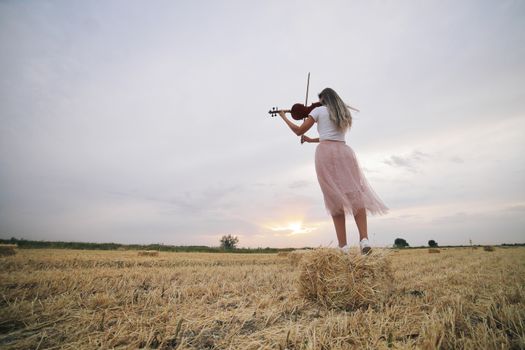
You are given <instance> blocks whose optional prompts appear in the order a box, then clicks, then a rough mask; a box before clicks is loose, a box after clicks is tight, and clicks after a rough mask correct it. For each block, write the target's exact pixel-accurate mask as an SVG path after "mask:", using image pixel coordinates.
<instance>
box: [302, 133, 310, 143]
mask: <svg viewBox="0 0 525 350" xmlns="http://www.w3.org/2000/svg"><path fill="white" fill-rule="evenodd" d="M305 142H312V139H311V138H309V137H308V136H306V135H301V143H305Z"/></svg>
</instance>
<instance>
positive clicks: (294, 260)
mask: <svg viewBox="0 0 525 350" xmlns="http://www.w3.org/2000/svg"><path fill="white" fill-rule="evenodd" d="M308 252H310V250H309V249H298V250H292V251H291V252H290V253H289V254H288V260H289V261H290V264H292V266H298V265H299V262H300V261H301V259H302V258H303V256H304V254H306V253H308Z"/></svg>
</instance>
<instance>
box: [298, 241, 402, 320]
mask: <svg viewBox="0 0 525 350" xmlns="http://www.w3.org/2000/svg"><path fill="white" fill-rule="evenodd" d="M299 266H300V274H299V279H298V282H299V286H298V290H299V294H300V295H301V296H303V297H305V298H307V299H310V300H313V301H316V302H318V303H319V304H321V305H323V306H326V307H330V308H333V307H335V308H342V309H345V310H353V309H356V308H359V307H362V306H367V305H378V304H380V303H382V302H383V301H385V300H386V298H387V297H388V296H389V295H390V293H391V291H392V288H393V285H392V280H393V273H392V268H391V263H390V257H389V253H388V252H387V251H386V250H381V249H373V250H372V252H371V253H369V254H368V255H361V254H360V253H357V252H350V253H348V254H343V253H342V252H340V251H338V250H337V249H332V248H319V249H315V250H313V251H310V252H307V253H304V254H303V256H302V259H301V261H300V264H299Z"/></svg>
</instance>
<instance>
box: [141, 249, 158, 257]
mask: <svg viewBox="0 0 525 350" xmlns="http://www.w3.org/2000/svg"><path fill="white" fill-rule="evenodd" d="M158 255H159V252H158V251H156V250H141V251H139V256H158Z"/></svg>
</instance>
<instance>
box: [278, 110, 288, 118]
mask: <svg viewBox="0 0 525 350" xmlns="http://www.w3.org/2000/svg"><path fill="white" fill-rule="evenodd" d="M278 113H279V115H280V116H281V118H286V111H285V110H283V109H281V110H280V111H279V112H278Z"/></svg>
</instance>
